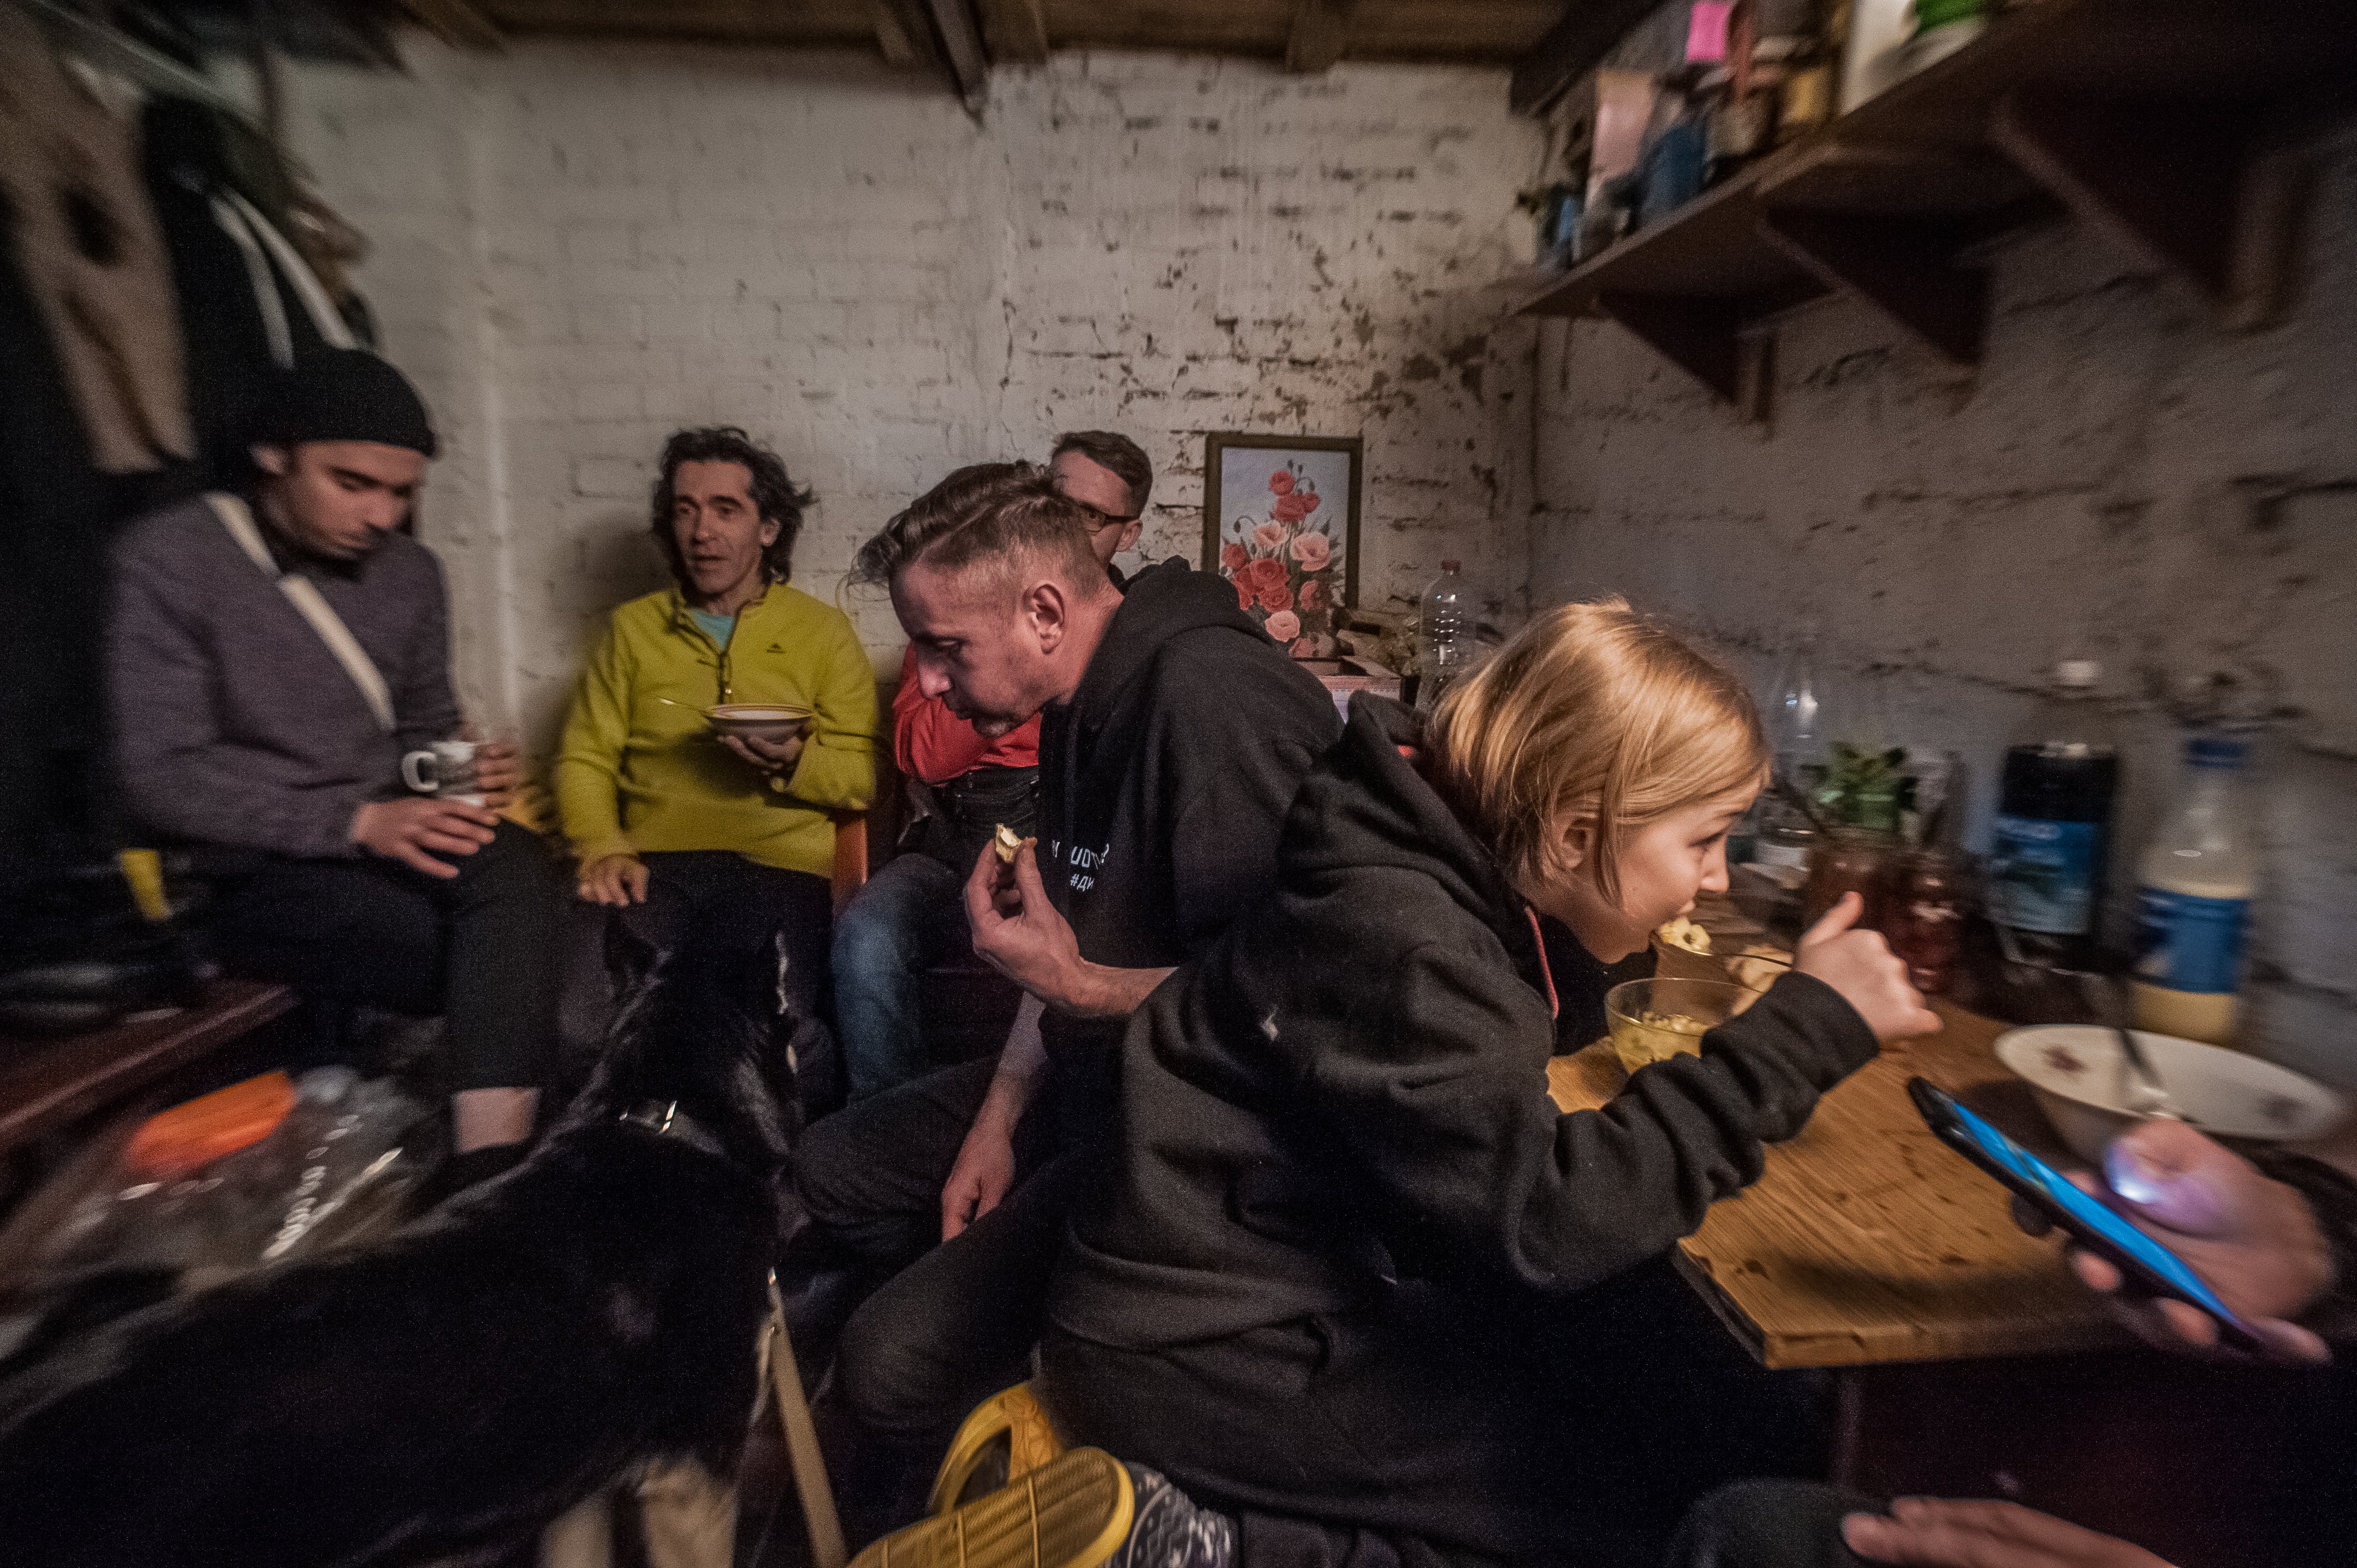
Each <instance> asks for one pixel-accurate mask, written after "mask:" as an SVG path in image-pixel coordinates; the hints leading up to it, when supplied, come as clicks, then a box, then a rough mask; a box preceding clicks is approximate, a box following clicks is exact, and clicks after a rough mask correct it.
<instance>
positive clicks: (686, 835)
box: [556, 583, 876, 876]
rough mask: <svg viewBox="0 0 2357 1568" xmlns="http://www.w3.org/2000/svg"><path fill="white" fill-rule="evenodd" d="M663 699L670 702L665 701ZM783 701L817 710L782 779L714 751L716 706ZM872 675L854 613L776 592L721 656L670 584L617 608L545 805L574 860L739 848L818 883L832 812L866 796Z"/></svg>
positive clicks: (870, 774) (870, 781) (741, 621)
mask: <svg viewBox="0 0 2357 1568" xmlns="http://www.w3.org/2000/svg"><path fill="white" fill-rule="evenodd" d="M665 698H668V699H670V700H669V701H668V702H666V701H664V700H663V699H665ZM722 702H733V703H796V704H798V705H800V706H802V707H806V708H809V709H811V710H813V712H814V713H815V714H817V717H816V718H814V719H813V720H812V722H811V728H810V731H809V733H808V735H807V736H805V738H804V742H803V745H802V760H801V761H800V762H798V763H797V764H796V765H795V767H794V770H793V774H792V776H791V778H787V779H778V780H776V781H775V782H774V783H772V782H771V781H770V780H769V779H767V778H766V777H765V776H764V775H763V774H762V773H761V771H760V770H759V768H754V767H753V766H752V765H751V764H750V763H748V762H746V761H745V760H744V759H742V758H741V757H737V754H736V753H735V752H732V751H730V750H729V749H728V748H727V747H726V746H723V745H721V744H720V741H719V739H718V738H717V737H716V736H714V735H713V733H712V731H711V728H710V726H709V725H706V724H705V718H704V710H705V708H707V707H710V706H711V705H712V704H714V703H722ZM875 736H876V672H875V669H874V667H873V666H872V665H870V664H869V662H868V660H867V654H866V651H865V650H863V649H861V647H860V646H859V639H858V637H857V636H856V634H855V633H854V632H853V631H852V629H851V621H850V619H849V618H847V617H845V615H844V613H843V612H842V611H841V610H839V609H836V608H835V607H834V606H832V605H827V604H823V603H821V602H820V601H819V600H817V599H814V598H813V597H811V596H810V595H808V594H805V593H803V592H802V591H801V590H800V589H798V588H792V587H789V586H787V585H785V584H783V583H775V584H772V585H770V587H769V588H768V589H767V590H766V591H765V592H764V593H763V594H762V596H760V597H759V598H758V599H756V600H754V601H753V602H752V603H751V604H749V605H747V606H746V607H745V608H744V609H743V610H742V611H740V612H739V613H738V615H737V626H736V629H735V631H734V632H733V633H731V635H730V638H729V642H728V646H727V647H726V648H725V649H723V648H721V647H719V646H718V645H716V643H715V642H714V641H713V640H712V639H711V638H709V637H707V636H705V633H704V628H701V627H699V626H697V625H696V624H695V621H694V618H691V617H690V616H689V615H688V613H687V605H686V603H685V601H684V600H683V599H682V598H681V596H680V594H679V590H678V589H677V588H666V589H664V590H663V591H662V592H661V593H657V594H649V595H647V596H645V597H644V598H638V599H632V600H631V601H630V603H629V604H626V605H624V606H622V607H620V608H619V609H617V610H616V611H615V612H614V615H613V618H612V620H611V622H610V623H609V624H608V627H607V628H606V638H605V640H604V641H603V642H602V643H600V644H599V645H598V648H597V652H596V653H595V654H594V655H592V656H591V658H590V660H589V662H588V663H587V665H586V666H584V667H583V669H582V671H581V682H580V684H579V685H578V686H577V687H576V689H575V691H574V693H573V707H572V710H571V712H569V713H568V714H566V715H565V739H564V743H563V745H562V746H560V747H559V749H558V752H557V757H556V809H557V811H558V814H559V815H560V816H561V817H562V819H563V821H564V823H565V837H566V838H568V839H570V840H571V841H572V843H573V853H574V854H576V855H578V856H580V858H581V861H582V863H583V864H584V865H587V863H589V862H590V861H593V860H597V859H599V858H601V857H603V856H605V855H608V854H637V853H640V852H641V851H647V850H657V851H660V850H683V849H719V850H734V851H735V852H736V853H737V854H741V855H743V856H745V857H746V858H747V859H748V860H753V861H758V862H759V863H760V864H761V865H775V866H780V867H783V868H784V869H786V870H788V871H807V872H811V873H813V875H819V876H824V875H827V874H828V872H829V871H830V870H831V869H832V867H833V866H834V823H833V822H830V821H829V820H828V817H827V813H828V812H829V811H866V809H867V806H868V802H869V801H870V800H872V799H873V798H874V796H875V793H876V759H875V745H876V740H875Z"/></svg>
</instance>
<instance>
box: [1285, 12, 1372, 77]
mask: <svg viewBox="0 0 2357 1568" xmlns="http://www.w3.org/2000/svg"><path fill="white" fill-rule="evenodd" d="M1358 8H1359V7H1358V0H1301V3H1300V4H1299V5H1297V6H1296V7H1294V12H1293V30H1292V32H1291V33H1290V34H1289V35H1288V36H1287V37H1286V40H1285V69H1286V70H1294V71H1300V72H1302V73H1304V74H1305V75H1310V76H1315V75H1318V74H1319V73H1320V72H1323V71H1326V70H1331V69H1333V65H1334V62H1335V61H1337V60H1339V59H1341V58H1342V51H1343V50H1344V49H1345V48H1348V47H1349V45H1350V42H1351V13H1352V12H1354V11H1356V10H1357V9H1358Z"/></svg>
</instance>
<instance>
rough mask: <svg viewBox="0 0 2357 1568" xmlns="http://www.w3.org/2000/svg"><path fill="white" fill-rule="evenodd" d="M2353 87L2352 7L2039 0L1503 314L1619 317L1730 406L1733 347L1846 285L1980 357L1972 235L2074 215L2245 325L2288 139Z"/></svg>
mask: <svg viewBox="0 0 2357 1568" xmlns="http://www.w3.org/2000/svg"><path fill="white" fill-rule="evenodd" d="M2352 82H2357V4H2352V3H2351V0H2245V3H2243V4H2229V3H2228V0H2038V3H2037V4H2034V5H2030V6H2029V8H2027V9H2024V10H2020V11H2017V12H2014V13H2011V14H2009V15H2007V16H2004V17H2001V18H1999V19H1997V20H1996V21H1995V22H1993V23H1992V24H1991V25H1990V27H1989V28H1988V30H1987V32H1986V33H1985V34H1983V35H1982V36H1981V37H1980V38H1978V39H1976V40H1975V41H1974V42H1973V43H1972V44H1970V45H1968V46H1966V47H1965V48H1963V49H1960V50H1958V51H1957V52H1956V53H1954V54H1953V55H1951V56H1949V57H1948V58H1947V59H1943V60H1942V61H1940V62H1939V63H1938V64H1936V65H1933V66H1932V67H1931V68H1930V69H1929V70H1924V71H1921V72H1920V73H1918V74H1916V75H1914V76H1912V77H1910V78H1908V79H1907V80H1906V81H1901V82H1900V83H1898V84H1897V85H1896V86H1893V87H1891V88H1889V90H1888V91H1884V92H1882V93H1881V94H1879V95H1878V96H1877V97H1874V98H1872V99H1869V100H1867V102H1865V103H1863V104H1861V105H1859V106H1858V107H1857V109H1855V110H1853V111H1852V112H1851V113H1847V114H1845V115H1843V116H1841V117H1840V118H1839V119H1837V120H1835V121H1834V122H1833V123H1831V124H1828V125H1826V126H1824V128H1822V129H1820V130H1818V131H1816V132H1814V133H1813V134H1810V135H1809V136H1807V137H1805V138H1803V140H1801V141H1800V142H1797V143H1795V144H1794V145H1792V146H1790V147H1786V148H1783V149H1781V150H1780V151H1778V152H1776V153H1774V154H1771V155H1770V156H1768V157H1766V158H1763V159H1761V160H1760V162H1758V163H1756V164H1753V165H1751V166H1749V167H1748V168H1746V169H1744V170H1743V171H1741V172H1740V173H1739V174H1738V175H1736V176H1735V177H1733V178H1731V179H1729V180H1727V181H1726V182H1725V183H1724V184H1721V185H1719V186H1717V187H1714V188H1712V189H1710V190H1708V191H1706V192H1704V193H1703V195H1701V196H1700V197H1698V198H1696V199H1695V200H1694V201H1692V202H1689V203H1688V204H1687V205H1686V206H1684V208H1681V209H1679V210H1678V211H1676V212H1675V213H1673V214H1672V215H1671V216H1670V217H1669V218H1667V219H1665V220H1662V221H1660V222H1658V223H1656V224H1654V225H1653V226H1652V227H1651V228H1649V229H1645V230H1642V231H1639V232H1638V233H1636V234H1634V235H1631V237H1629V238H1628V239H1625V240H1623V241H1621V242H1620V243H1619V244H1616V245H1614V246H1613V247H1612V248H1611V249H1609V250H1608V251H1606V252H1604V253H1603V254H1601V255H1599V256H1597V257H1595V258H1594V259H1592V260H1590V261H1587V262H1583V263H1580V264H1579V265H1578V266H1577V267H1574V268H1573V269H1572V270H1571V271H1569V272H1567V273H1564V274H1559V275H1557V276H1555V277H1554V278H1552V279H1550V280H1549V281H1548V282H1547V283H1546V284H1545V285H1544V286H1543V287H1540V288H1538V289H1536V290H1535V291H1534V292H1533V293H1532V294H1531V295H1529V296H1528V297H1527V298H1525V299H1524V300H1523V302H1522V303H1521V304H1520V305H1519V306H1516V307H1515V308H1516V314H1518V315H1523V316H1596V315H1600V316H1605V317H1610V318H1612V319H1614V320H1617V321H1619V322H1620V323H1621V325H1623V326H1624V327H1626V328H1629V329H1630V330H1631V332H1634V333H1635V334H1636V335H1637V336H1638V337H1640V338H1643V339H1644V340H1645V341H1646V342H1647V343H1649V344H1650V345H1652V347H1653V348H1654V349H1656V350H1657V351H1659V352H1660V353H1662V354H1663V356H1664V357H1666V358H1668V359H1670V360H1673V361H1674V362H1675V363H1677V364H1679V365H1681V366H1683V367H1684V369H1685V370H1686V371H1688V372H1689V373H1691V374H1692V375H1694V376H1695V378H1696V379H1697V380H1699V381H1702V382H1703V383H1704V384H1705V385H1706V386H1707V387H1709V388H1710V389H1711V390H1712V391H1713V392H1717V393H1718V394H1719V395H1720V396H1721V397H1723V398H1726V399H1727V400H1728V401H1729V402H1738V401H1740V399H1741V396H1742V393H1743V391H1744V381H1745V377H1744V375H1743V365H1744V358H1745V356H1744V351H1743V339H1744V338H1746V337H1747V336H1750V335H1756V334H1758V333H1760V330H1761V329H1762V328H1764V327H1765V326H1766V325H1767V324H1768V323H1770V321H1772V319H1773V318H1774V317H1776V316H1777V315H1778V314H1779V313H1781V312H1782V311H1785V310H1789V309H1791V308H1792V307H1793V306H1798V305H1803V304H1806V303H1808V302H1810V301H1812V300H1815V299H1819V298H1823V297H1824V296H1825V295H1828V294H1832V293H1835V292H1840V293H1846V294H1849V295H1855V296H1856V297H1857V298H1859V299H1862V300H1864V301H1865V302H1866V303H1867V304H1868V305H1870V306H1873V307H1874V308H1876V309H1877V310H1878V311H1880V312H1881V313H1882V314H1883V315H1884V316H1885V317H1887V318H1888V319H1889V321H1890V322H1891V323H1892V324H1893V325H1894V326H1896V327H1897V328H1900V330H1901V331H1902V332H1903V333H1904V334H1905V335H1906V336H1907V337H1908V338H1910V339H1911V340H1913V341H1914V342H1916V343H1918V344H1920V345H1921V346H1922V347H1923V348H1925V349H1928V350H1930V351H1931V352H1932V353H1933V354H1935V355H1937V356H1938V357H1940V358H1941V359H1942V360H1946V361H1947V362H1949V363H1951V364H1953V365H1960V366H1971V365H1975V364H1976V363H1978V361H1979V359H1980V351H1981V339H1982V334H1983V328H1984V325H1985V323H1986V317H1987V294H1988V281H1987V276H1986V270H1985V268H1984V267H1983V266H1982V265H1981V264H1980V263H1977V262H1976V261H1975V260H1974V259H1973V257H1974V253H1975V247H1976V246H1978V245H1979V244H1981V243H1983V242H1986V241H1987V240H1989V239H1991V238H1993V237H1995V236H1996V235H1997V234H2000V233H2003V232H2005V231H2008V230H2010V229H2014V228H2017V227H2018V226H2020V225H2021V224H2023V223H2025V222H2029V221H2033V220H2038V219H2040V218H2045V217H2050V216H2053V215H2055V214H2057V213H2059V212H2063V211H2068V212H2072V213H2074V214H2076V215H2078V216H2079V217H2081V218H2083V219H2084V220H2087V221H2089V222H2091V223H2093V224H2095V225H2096V226H2098V227H2100V228H2101V229H2103V230H2104V231H2106V232H2108V233H2110V234H2112V235H2114V236H2115V237H2116V238H2117V239H2118V240H2120V241H2121V242H2123V243H2126V244H2127V245H2129V246H2130V247H2132V248H2133V249H2134V250H2135V251H2136V252H2137V253H2138V254H2140V255H2142V256H2143V257H2145V258H2147V260H2149V261H2150V262H2151V263H2154V264H2155V265H2158V266H2160V267H2163V268H2166V269H2167V270H2169V272H2171V273H2174V274H2177V275H2178V276H2179V277H2181V278H2183V279H2184V280H2185V281H2186V282H2188V283H2189V284H2190V285H2192V286H2193V287H2195V288H2196V289H2198V290H2200V291H2201V293H2202V294H2203V295H2206V296H2207V297H2209V298H2210V299H2211V300H2212V302H2213V303H2214V304H2215V305H2216V306H2218V307H2219V308H2220V310H2221V313H2222V315H2223V316H2224V317H2225V318H2226V319H2227V320H2228V321H2229V322H2230V323H2232V324H2234V325H2242V326H2248V325H2254V324H2256V323H2258V322H2260V321H2263V320H2265V319H2266V317H2267V316H2268V315H2269V313H2270V312H2271V311H2272V309H2273V307H2274V305H2275V302H2276V295H2277V294H2278V292H2279V289H2280V285H2281V282H2282V278H2283V275H2284V273H2285V270H2286V267H2285V257H2286V253H2287V250H2288V244H2289V236H2290V235H2291V233H2292V232H2293V231H2294V229H2295V228H2296V226H2297V220H2298V215H2299V209H2300V207H2301V205H2302V200H2303V196H2304V190H2305V184H2306V171H2305V160H2304V157H2303V155H2302V154H2301V152H2300V151H2299V150H2298V142H2299V139H2300V133H2301V132H2302V131H2303V130H2304V129H2305V128H2306V126H2307V125H2308V124H2309V121H2310V120H2311V119H2312V118H2313V117H2314V116H2315V115H2317V114H2318V113H2319V112H2322V111H2327V110H2330V109H2331V108H2335V107H2338V106H2339V105H2340V103H2341V102H2342V101H2344V100H2345V99H2346V97H2347V96H2349V95H2350V94H2351V93H2352Z"/></svg>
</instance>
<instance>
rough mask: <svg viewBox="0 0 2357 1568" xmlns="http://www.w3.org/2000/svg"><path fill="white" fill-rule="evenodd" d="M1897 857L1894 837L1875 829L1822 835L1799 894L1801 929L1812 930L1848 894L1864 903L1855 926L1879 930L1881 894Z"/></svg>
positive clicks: (1839, 830)
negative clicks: (1864, 901) (1864, 906)
mask: <svg viewBox="0 0 2357 1568" xmlns="http://www.w3.org/2000/svg"><path fill="white" fill-rule="evenodd" d="M1899 853H1900V851H1899V839H1898V836H1897V835H1896V834H1894V833H1887V832H1880V831H1879V830H1878V829H1874V828H1835V829H1834V830H1833V831H1832V832H1828V833H1826V834H1825V835H1824V838H1823V840H1822V841H1821V842H1820V843H1818V845H1817V852H1816V854H1813V855H1812V856H1811V857H1810V860H1809V880H1808V885H1807V886H1804V887H1803V888H1802V890H1801V929H1802V930H1803V931H1804V932H1805V931H1807V930H1808V929H1810V928H1812V927H1813V926H1814V925H1815V924H1816V923H1817V922H1818V921H1819V920H1821V919H1823V918H1824V916H1825V912H1826V911H1827V910H1829V909H1831V908H1833V907H1834V906H1835V905H1836V904H1838V903H1840V902H1841V901H1842V897H1843V896H1844V895H1846V894H1850V893H1855V894H1857V895H1858V896H1859V897H1861V898H1863V899H1865V900H1866V908H1865V911H1864V912H1863V913H1861V914H1860V915H1859V916H1858V918H1857V923H1858V924H1859V925H1860V926H1861V927H1864V928H1866V929H1868V930H1879V929H1881V927H1882V918H1883V913H1884V908H1885V905H1886V902H1887V900H1886V898H1885V897H1884V894H1885V891H1886V887H1887V884H1888V881H1889V871H1890V867H1891V865H1892V864H1893V862H1895V861H1896V860H1897V859H1898V856H1899Z"/></svg>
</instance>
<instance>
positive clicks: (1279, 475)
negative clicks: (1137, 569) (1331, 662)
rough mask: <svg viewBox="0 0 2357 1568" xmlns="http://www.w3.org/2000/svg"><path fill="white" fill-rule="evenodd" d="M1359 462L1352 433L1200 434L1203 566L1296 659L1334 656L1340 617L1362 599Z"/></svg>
mask: <svg viewBox="0 0 2357 1568" xmlns="http://www.w3.org/2000/svg"><path fill="white" fill-rule="evenodd" d="M1364 463H1365V443H1364V441H1363V440H1362V439H1361V437H1359V436H1356V435H1248V434H1244V433H1243V432H1235V431H1218V432H1213V433H1211V434H1210V435H1205V436H1204V438H1203V570H1205V571H1206V572H1214V573H1217V574H1218V575H1220V576H1222V577H1223V578H1226V579H1227V580H1228V581H1230V582H1232V583H1237V584H1238V586H1237V592H1236V596H1237V599H1238V600H1239V602H1240V603H1241V604H1242V605H1243V608H1244V610H1245V611H1246V612H1247V613H1248V614H1250V615H1251V616H1252V617H1253V618H1254V619H1255V620H1257V621H1259V622H1260V623H1261V625H1262V627H1263V628H1264V629H1270V628H1271V627H1272V625H1273V627H1274V629H1270V635H1271V636H1272V637H1275V639H1277V640H1278V641H1280V642H1283V643H1285V644H1286V648H1287V649H1288V650H1290V651H1291V652H1292V654H1293V656H1294V657H1295V658H1297V659H1329V658H1332V657H1333V656H1334V652H1335V637H1334V631H1335V625H1336V616H1337V612H1339V611H1340V610H1341V609H1342V608H1344V607H1347V606H1350V605H1353V604H1356V603H1357V602H1358V597H1359V493H1360V489H1361V474H1362V470H1363V467H1364ZM1338 489H1339V490H1340V494H1337V493H1336V491H1337V490H1338ZM1305 503H1306V504H1305ZM1272 563H1273V564H1272ZM1240 572H1241V573H1243V574H1244V578H1243V581H1241V582H1239V580H1238V574H1239V573H1240ZM1287 617H1290V619H1289V620H1288V619H1286V618H1287Z"/></svg>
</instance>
